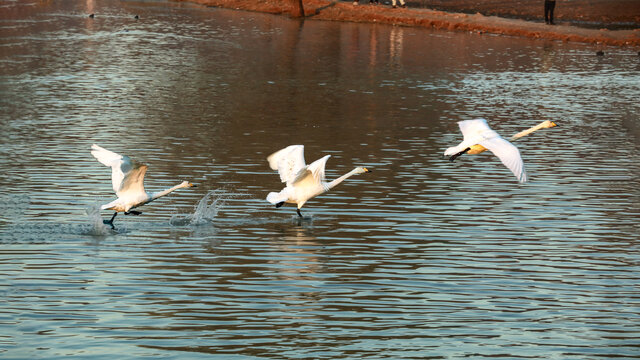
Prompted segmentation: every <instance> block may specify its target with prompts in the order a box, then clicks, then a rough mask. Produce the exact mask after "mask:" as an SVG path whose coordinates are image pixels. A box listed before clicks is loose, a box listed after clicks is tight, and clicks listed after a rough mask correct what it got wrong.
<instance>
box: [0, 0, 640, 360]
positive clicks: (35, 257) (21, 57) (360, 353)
mask: <svg viewBox="0 0 640 360" xmlns="http://www.w3.org/2000/svg"><path fill="white" fill-rule="evenodd" d="M0 6H1V8H0V9H1V13H2V16H1V17H0V29H1V30H0V109H2V110H1V111H0V128H1V130H2V134H3V140H2V143H1V146H0V169H2V171H0V183H1V184H2V186H3V192H2V195H1V198H0V200H1V201H0V202H1V203H2V205H0V209H1V210H2V211H1V215H0V273H2V274H3V276H2V277H0V292H1V293H2V296H1V297H0V299H1V300H0V302H1V309H2V310H0V357H2V358H6V359H24V358H46V359H56V358H67V357H69V356H75V357H80V358H101V357H103V358H140V357H153V358H176V359H184V358H203V357H212V358H221V359H250V358H274V359H296V358H317V359H321V358H322V359H330V358H331V359H335V358H350V359H364V358H369V359H383V358H384V359H410V358H415V359H424V358H434V359H437V358H449V359H451V358H466V357H469V358H495V357H503V358H512V359H516V358H547V359H610V358H614V357H616V358H639V357H640V340H638V339H640V329H639V324H640V310H639V308H640V307H639V305H640V292H639V291H638V283H639V280H640V276H639V275H638V274H639V271H638V270H640V268H639V266H638V260H639V255H640V251H639V249H638V240H639V239H638V238H639V236H638V233H639V231H638V230H639V229H638V215H640V214H639V212H640V207H639V204H640V199H639V195H640V193H639V192H638V188H639V187H638V185H639V181H640V176H639V175H640V165H639V164H640V161H639V158H638V149H639V144H640V123H639V122H638V121H639V120H638V115H637V114H638V113H640V103H639V102H638V101H637V99H638V97H639V95H640V61H639V59H638V57H637V55H636V54H635V51H634V50H630V49H622V48H605V49H604V50H605V53H606V55H605V56H604V57H596V56H595V50H597V49H596V48H595V47H593V46H590V45H581V44H569V43H561V42H544V41H534V40H527V39H519V38H511V37H498V36H487V35H476V34H464V33H448V32H435V31H430V30H426V29H416V28H403V27H392V26H381V25H371V24H348V23H333V22H318V21H305V22H304V23H300V22H297V21H295V20H291V19H288V18H286V17H277V16H271V15H263V14H253V13H249V12H242V11H231V10H224V9H215V8H205V7H200V6H195V5H190V4H175V3H170V2H167V3H165V2H154V1H148V2H137V1H100V2H93V1H87V2H67V1H65V2H41V1H31V2H28V1H25V2H11V1H10V2H5V3H3V4H0ZM89 13H95V14H96V16H95V18H93V19H90V18H88V17H87V14H89ZM134 15H139V16H140V19H138V20H136V19H134ZM476 117H485V118H487V119H488V121H489V123H490V124H491V125H492V126H493V128H494V129H495V130H496V131H498V132H499V133H501V134H503V135H505V136H506V135H511V134H513V133H516V132H518V131H520V130H522V129H525V128H528V127H530V126H533V125H535V124H537V123H538V122H540V121H542V120H553V121H556V122H557V123H558V125H559V126H558V127H557V128H553V129H544V130H540V132H539V133H535V134H534V135H530V136H529V137H527V138H524V139H522V140H520V141H519V142H518V143H517V145H518V147H519V148H520V150H521V152H522V154H523V158H524V161H525V164H526V168H527V171H528V174H529V177H530V179H531V181H530V182H529V183H527V184H524V185H519V184H518V183H517V181H516V180H515V177H514V176H513V175H512V174H511V173H510V172H509V171H508V170H507V169H506V168H504V167H503V166H502V165H501V164H500V162H499V160H497V159H496V158H495V157H493V156H491V155H490V154H483V155H475V156H463V157H461V158H460V159H459V160H457V161H456V162H455V163H450V162H448V161H447V160H446V159H443V158H442V152H443V151H444V149H446V148H447V147H448V146H451V145H454V144H456V143H457V142H459V141H460V140H461V135H460V134H459V130H458V128H457V125H456V121H460V120H465V119H470V118H476ZM93 143H97V144H99V145H101V146H104V147H105V148H107V149H110V150H113V151H117V152H120V153H123V154H128V155H130V156H133V157H134V158H136V159H138V160H140V161H143V162H145V163H146V164H148V165H149V171H148V173H147V176H146V182H145V183H146V188H147V189H148V190H150V191H157V190H160V189H163V188H166V187H169V186H172V185H174V184H177V183H179V182H180V181H182V180H189V181H192V182H194V183H196V184H197V185H198V187H197V188H191V189H181V190H178V191H176V192H175V193H173V194H171V195H170V196H168V197H167V198H163V199H159V200H157V201H155V202H154V203H152V204H149V205H148V206H145V207H142V208H140V209H139V210H140V211H142V212H143V214H142V215H140V216H135V217H134V216H124V215H119V216H118V217H117V218H116V221H115V225H116V229H115V230H111V229H110V228H109V227H108V226H106V225H104V224H102V220H103V219H107V218H108V217H110V216H111V213H110V212H107V211H105V212H102V213H101V214H100V213H99V211H98V207H99V205H100V204H103V203H106V202H109V201H111V200H112V199H113V194H112V191H111V190H112V189H111V183H110V171H109V169H108V168H106V167H104V166H102V165H101V164H100V163H98V162H97V161H96V160H95V159H94V158H93V157H92V156H91V155H90V153H89V151H90V147H91V144H93ZM291 144H304V145H305V157H306V160H307V161H308V162H311V161H313V160H315V159H318V158H320V157H321V156H324V155H326V154H331V155H332V157H331V158H330V159H329V161H328V163H327V177H328V178H329V179H333V178H336V177H337V176H340V175H342V174H343V173H346V172H348V171H350V170H351V169H352V168H353V167H354V166H360V165H364V166H367V167H369V168H371V169H373V172H372V173H370V174H363V175H359V176H355V177H352V178H350V179H348V180H347V181H345V182H344V183H343V184H341V185H340V186H338V187H336V188H335V189H334V190H332V191H331V192H330V193H328V194H325V195H323V196H321V197H319V198H316V199H313V200H311V201H309V202H308V203H307V204H306V205H305V207H304V208H303V209H302V211H303V214H304V215H305V219H303V220H299V219H298V218H297V215H296V214H295V209H294V207H292V206H290V205H286V206H284V207H282V208H280V209H276V208H274V207H273V206H272V205H271V204H268V203H267V202H266V201H265V200H264V198H265V197H266V195H267V193H268V192H270V191H275V190H279V189H281V187H282V184H281V183H280V182H279V179H278V176H277V174H275V173H274V172H273V171H271V170H270V169H269V167H268V164H267V162H266V157H267V156H268V155H269V154H271V153H272V152H274V151H276V150H279V149H281V148H283V147H285V146H287V145H291Z"/></svg>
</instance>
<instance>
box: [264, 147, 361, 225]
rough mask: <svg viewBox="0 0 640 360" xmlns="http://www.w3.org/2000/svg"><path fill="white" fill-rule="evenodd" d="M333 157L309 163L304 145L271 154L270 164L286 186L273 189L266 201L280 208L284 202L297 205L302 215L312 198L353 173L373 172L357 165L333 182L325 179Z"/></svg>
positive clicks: (325, 157)
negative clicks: (302, 210)
mask: <svg viewBox="0 0 640 360" xmlns="http://www.w3.org/2000/svg"><path fill="white" fill-rule="evenodd" d="M330 157H331V155H326V156H324V157H322V158H320V159H318V160H316V161H314V162H312V163H311V164H310V165H306V164H305V162H304V145H291V146H288V147H286V148H284V149H282V150H280V151H277V152H275V153H273V154H271V155H269V157H267V161H269V166H270V167H271V169H273V170H278V173H279V174H280V180H282V182H283V183H286V184H287V186H286V187H285V188H284V189H282V191H280V192H270V193H269V195H267V201H269V202H270V203H272V204H274V205H275V206H276V207H278V208H279V207H281V206H282V205H284V203H291V204H296V205H297V209H296V212H297V213H298V216H300V217H302V214H301V213H300V208H302V206H303V205H304V204H305V203H306V202H307V201H308V200H309V199H311V198H314V197H316V196H318V195H320V194H322V193H325V192H327V191H329V190H331V189H332V188H333V187H334V186H336V185H338V184H340V183H341V182H343V181H344V180H345V179H347V178H349V177H351V176H353V175H356V174H362V173H368V172H371V171H370V170H368V169H367V168H365V167H357V168H355V169H353V170H351V171H350V172H348V173H346V174H344V175H342V176H340V177H339V178H337V179H335V180H333V181H331V182H325V181H324V167H325V165H326V163H327V160H328V159H329V158H330Z"/></svg>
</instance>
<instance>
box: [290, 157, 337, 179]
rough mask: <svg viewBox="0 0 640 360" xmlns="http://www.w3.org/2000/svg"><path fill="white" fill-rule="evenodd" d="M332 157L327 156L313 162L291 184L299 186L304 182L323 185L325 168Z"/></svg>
mask: <svg viewBox="0 0 640 360" xmlns="http://www.w3.org/2000/svg"><path fill="white" fill-rule="evenodd" d="M330 157H331V155H325V156H323V157H321V158H320V159H318V160H316V161H314V162H312V163H311V164H310V165H309V166H306V167H304V168H303V169H301V170H300V171H299V172H298V174H297V175H296V177H295V179H294V180H293V181H292V182H291V183H292V184H293V185H298V184H300V183H302V182H307V181H312V182H313V183H317V184H321V183H322V182H323V181H324V167H325V165H326V164H327V160H329V158H330Z"/></svg>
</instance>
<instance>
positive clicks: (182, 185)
mask: <svg viewBox="0 0 640 360" xmlns="http://www.w3.org/2000/svg"><path fill="white" fill-rule="evenodd" d="M186 187H195V185H193V184H192V183H190V182H188V181H183V182H181V183H180V184H178V185H176V186H174V187H170V188H168V189H166V190H162V191H158V192H154V193H152V194H151V199H150V200H149V201H153V200H155V199H157V198H159V197H163V196H165V195H168V194H170V193H172V192H174V191H176V190H178V189H182V188H186Z"/></svg>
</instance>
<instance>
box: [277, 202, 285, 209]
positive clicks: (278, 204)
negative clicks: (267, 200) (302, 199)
mask: <svg viewBox="0 0 640 360" xmlns="http://www.w3.org/2000/svg"><path fill="white" fill-rule="evenodd" d="M282 205H284V201H280V202H279V203H277V204H276V208H279V207H281V206H282Z"/></svg>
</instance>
